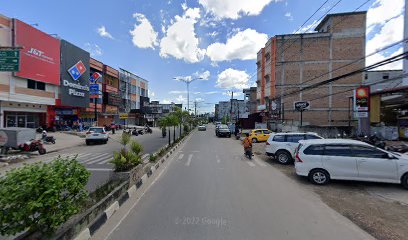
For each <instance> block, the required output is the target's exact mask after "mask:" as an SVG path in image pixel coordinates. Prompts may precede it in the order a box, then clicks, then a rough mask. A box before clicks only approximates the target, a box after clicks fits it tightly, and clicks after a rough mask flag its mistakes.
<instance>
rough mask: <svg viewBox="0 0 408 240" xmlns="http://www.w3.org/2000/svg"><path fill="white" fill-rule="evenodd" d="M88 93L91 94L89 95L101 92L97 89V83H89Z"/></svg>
mask: <svg viewBox="0 0 408 240" xmlns="http://www.w3.org/2000/svg"><path fill="white" fill-rule="evenodd" d="M89 94H91V95H100V94H101V92H100V90H99V84H91V85H89Z"/></svg>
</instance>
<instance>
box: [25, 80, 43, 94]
mask: <svg viewBox="0 0 408 240" xmlns="http://www.w3.org/2000/svg"><path fill="white" fill-rule="evenodd" d="M27 88H29V89H36V90H43V91H45V83H43V82H37V81H34V80H31V79H27Z"/></svg>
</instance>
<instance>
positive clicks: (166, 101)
mask: <svg viewBox="0 0 408 240" xmlns="http://www.w3.org/2000/svg"><path fill="white" fill-rule="evenodd" d="M161 103H163V104H170V103H171V101H170V100H169V99H163V100H162V101H161Z"/></svg>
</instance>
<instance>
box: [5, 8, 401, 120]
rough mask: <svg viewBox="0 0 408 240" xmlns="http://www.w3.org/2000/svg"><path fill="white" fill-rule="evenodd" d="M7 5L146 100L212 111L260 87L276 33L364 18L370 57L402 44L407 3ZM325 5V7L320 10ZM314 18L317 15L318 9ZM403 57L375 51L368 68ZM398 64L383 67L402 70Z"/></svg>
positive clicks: (12, 14)
mask: <svg viewBox="0 0 408 240" xmlns="http://www.w3.org/2000/svg"><path fill="white" fill-rule="evenodd" d="M366 2H367V0H354V1H351V0H307V1H306V0H162V1H159V0H144V1H142V0H120V1H113V0H110V1H108V0H87V1H83V0H81V1H80V0H70V1H50V0H48V1H46V0H36V1H26V0H3V1H2V4H1V5H0V14H3V15H5V16H7V17H11V18H18V19H20V20H22V21H24V22H26V23H29V24H38V25H37V26H36V27H37V28H38V29H40V30H41V31H44V32H46V33H49V34H57V35H58V37H60V38H62V39H65V40H67V41H69V42H71V43H73V44H75V45H77V46H78V47H81V48H83V49H85V50H87V51H89V52H90V53H91V56H92V57H93V58H95V59H97V60H99V61H102V62H103V63H105V64H107V65H110V66H112V67H114V68H119V67H120V68H124V69H126V70H128V71H130V72H133V73H135V74H137V75H139V76H140V77H142V78H144V79H146V80H148V81H149V97H150V98H151V99H152V100H159V101H161V102H162V103H169V102H175V103H183V104H184V105H186V103H187V101H186V98H187V94H186V85H185V84H184V83H183V82H180V81H177V80H175V78H176V79H180V78H183V79H196V78H201V79H199V80H196V81H194V82H192V83H191V84H190V108H191V107H192V105H193V104H192V103H191V102H192V101H197V102H198V103H197V106H198V112H199V113H204V112H213V111H214V104H215V103H217V102H218V101H225V100H228V99H229V98H230V93H231V91H234V97H235V98H237V99H243V94H242V89H243V88H247V87H250V86H255V81H256V54H257V52H258V51H259V50H260V48H262V47H263V46H264V45H265V43H266V42H267V40H268V39H269V38H270V37H273V36H274V35H276V34H289V33H295V32H297V33H304V32H311V31H313V29H314V27H315V26H317V24H318V23H319V21H320V20H321V19H322V18H323V16H324V15H326V14H327V13H339V12H351V11H355V10H356V8H358V7H359V6H361V5H362V4H364V3H365V4H364V5H363V6H361V8H360V9H359V11H368V13H367V26H366V30H367V37H366V54H367V55H368V54H370V53H372V52H375V51H376V50H377V49H379V48H381V47H383V46H387V45H389V44H391V43H394V42H397V41H399V40H402V39H403V12H404V0H371V1H368V2H367V3H366ZM322 4H323V5H322ZM319 7H321V8H320V10H319V11H317V12H316V14H315V15H313V17H311V18H310V20H308V21H307V22H306V20H307V19H308V18H309V17H310V16H312V14H313V13H314V12H315V11H316V10H317V9H319ZM398 53H402V47H401V45H398V46H395V47H393V48H390V49H388V50H386V51H382V52H379V53H377V54H374V55H372V56H370V57H369V58H367V59H366V65H369V64H372V63H375V62H377V61H380V60H382V59H384V58H386V57H389V56H393V55H396V54H398ZM401 68H402V63H401V62H396V63H393V64H391V65H387V66H384V67H383V69H401Z"/></svg>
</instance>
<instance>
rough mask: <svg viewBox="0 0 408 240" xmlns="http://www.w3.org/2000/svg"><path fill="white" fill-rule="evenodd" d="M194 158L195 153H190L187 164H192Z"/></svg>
mask: <svg viewBox="0 0 408 240" xmlns="http://www.w3.org/2000/svg"><path fill="white" fill-rule="evenodd" d="M192 158H193V154H190V155H188V159H187V162H186V166H190V164H191V159H192Z"/></svg>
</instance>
